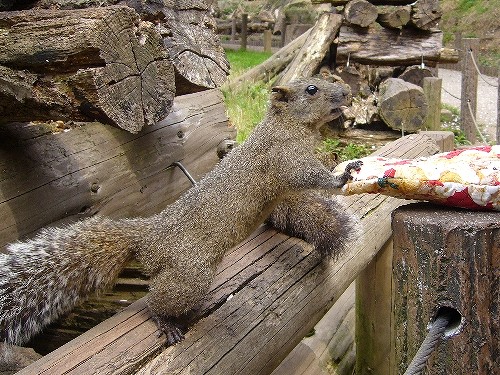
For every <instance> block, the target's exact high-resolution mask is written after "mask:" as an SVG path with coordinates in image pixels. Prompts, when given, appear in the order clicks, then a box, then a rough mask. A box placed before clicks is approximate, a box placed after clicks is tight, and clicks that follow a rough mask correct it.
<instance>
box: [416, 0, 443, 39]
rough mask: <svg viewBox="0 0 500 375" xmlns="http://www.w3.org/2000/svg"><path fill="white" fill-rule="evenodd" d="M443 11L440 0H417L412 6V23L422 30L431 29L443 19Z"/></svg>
mask: <svg viewBox="0 0 500 375" xmlns="http://www.w3.org/2000/svg"><path fill="white" fill-rule="evenodd" d="M442 15H443V11H442V9H441V6H440V5H439V0H417V1H416V2H415V3H414V4H413V5H412V6H411V23H412V25H413V26H415V27H417V28H419V29H421V30H426V31H428V30H431V29H433V28H434V27H436V26H437V24H438V23H439V21H440V20H441V16H442Z"/></svg>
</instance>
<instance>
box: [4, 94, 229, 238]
mask: <svg viewBox="0 0 500 375" xmlns="http://www.w3.org/2000/svg"><path fill="white" fill-rule="evenodd" d="M58 126H62V127H58ZM234 136H235V130H234V128H231V127H229V126H228V120H227V116H226V113H225V106H224V103H223V96H222V94H221V92H220V91H219V90H217V89H214V90H209V91H205V92H203V93H197V94H190V95H184V96H179V97H177V98H175V101H174V105H173V107H172V112H171V113H170V114H169V115H168V117H166V118H165V119H163V120H162V121H159V122H158V123H157V124H156V125H153V126H151V127H148V128H146V129H144V130H142V131H141V132H139V133H138V134H135V135H134V134H130V133H128V132H126V131H124V130H121V129H118V128H113V127H110V126H107V125H103V124H100V123H95V122H94V123H76V124H74V126H73V128H69V127H68V126H66V125H64V124H63V123H49V124H45V123H40V124H26V123H17V124H10V125H8V126H7V125H6V126H1V127H0V144H1V147H0V169H1V170H2V179H1V180H0V217H2V221H1V223H0V245H1V246H2V247H3V246H4V245H5V244H6V243H8V242H13V241H15V240H17V239H18V238H20V237H21V238H22V237H25V236H28V235H29V234H31V233H33V232H34V231H36V230H38V229H39V228H41V227H44V226H48V225H56V224H63V223H68V222H71V221H75V220H79V219H81V218H83V217H88V216H91V215H93V214H95V213H96V212H99V213H100V214H102V215H106V216H109V217H112V218H120V217H133V216H145V215H152V214H154V213H157V212H160V211H161V210H162V209H163V208H164V207H165V206H166V205H167V204H168V203H171V202H173V201H174V200H175V199H176V198H177V197H178V196H179V195H180V194H181V193H182V192H183V191H184V190H185V189H187V188H188V187H190V186H191V184H190V182H189V181H188V180H187V179H186V177H185V176H184V175H183V174H182V172H181V171H180V170H179V169H178V168H173V167H171V168H169V166H170V165H171V164H172V162H174V161H182V162H183V163H184V165H185V166H186V168H188V170H189V171H190V172H191V174H193V176H194V177H195V178H196V179H200V178H201V177H202V176H203V175H204V174H205V173H207V172H208V171H209V170H210V169H212V168H213V166H214V165H215V164H216V163H217V162H218V160H219V159H218V156H217V152H216V149H217V146H218V145H219V143H220V142H221V141H223V140H225V139H229V138H234Z"/></svg>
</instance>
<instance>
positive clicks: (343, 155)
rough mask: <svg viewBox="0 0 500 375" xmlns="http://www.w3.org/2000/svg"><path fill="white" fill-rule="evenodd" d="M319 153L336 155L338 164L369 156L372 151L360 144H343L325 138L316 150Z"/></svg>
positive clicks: (336, 140)
mask: <svg viewBox="0 0 500 375" xmlns="http://www.w3.org/2000/svg"><path fill="white" fill-rule="evenodd" d="M317 151H318V152H319V153H328V154H331V153H334V154H337V155H338V157H339V159H340V162H343V161H346V160H353V159H359V158H362V157H364V156H367V155H369V154H371V152H372V150H371V149H370V148H369V147H367V146H365V145H362V144H356V143H343V142H341V141H340V140H338V139H334V138H326V139H324V140H323V143H322V144H321V147H319V148H318V150H317Z"/></svg>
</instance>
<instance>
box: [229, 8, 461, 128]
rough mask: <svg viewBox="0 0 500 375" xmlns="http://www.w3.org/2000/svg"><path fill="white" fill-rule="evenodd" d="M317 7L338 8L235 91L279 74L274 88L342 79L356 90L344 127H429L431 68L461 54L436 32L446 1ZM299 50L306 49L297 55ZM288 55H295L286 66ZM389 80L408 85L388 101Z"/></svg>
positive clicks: (246, 76) (248, 76)
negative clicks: (311, 79)
mask: <svg viewBox="0 0 500 375" xmlns="http://www.w3.org/2000/svg"><path fill="white" fill-rule="evenodd" d="M313 3H317V4H318V3H330V4H332V5H333V6H336V8H333V7H331V8H330V11H329V12H327V13H326V14H322V15H320V16H319V17H318V19H317V21H316V24H315V25H314V27H313V28H312V30H311V32H308V33H309V34H308V35H307V38H305V37H304V36H301V38H297V39H296V40H294V41H293V42H291V43H290V47H288V48H287V47H284V48H283V50H282V51H280V52H279V53H276V54H275V55H273V56H271V57H270V58H269V59H268V60H267V61H265V62H264V63H263V64H262V65H261V66H259V67H256V68H254V69H252V70H251V71H249V72H248V73H246V74H244V75H243V76H242V77H238V78H237V79H236V80H235V81H233V82H232V83H231V88H232V89H235V88H236V86H237V85H238V84H240V83H241V82H242V81H256V80H260V79H267V80H271V79H272V78H274V76H275V75H277V74H279V75H278V78H277V79H276V81H275V84H284V83H286V82H288V81H290V80H292V79H295V78H298V77H308V76H312V75H314V74H317V73H319V74H321V75H322V76H323V77H324V78H326V79H329V80H337V79H339V78H340V79H342V80H343V81H345V82H346V83H347V84H349V86H350V87H351V91H352V93H353V96H354V101H353V105H352V107H351V108H350V109H349V111H347V112H346V113H344V117H343V119H344V120H345V121H344V123H343V128H347V127H349V126H352V125H354V126H358V127H359V126H361V127H366V126H367V125H374V127H375V128H376V129H379V128H380V125H382V126H384V125H383V124H385V125H387V126H389V127H390V128H392V129H394V130H398V131H403V132H415V131H418V130H420V129H421V128H423V126H424V124H426V122H425V120H426V117H427V103H426V97H425V95H424V92H423V90H422V88H423V80H424V78H426V77H432V76H433V75H435V74H434V73H435V72H433V71H432V70H431V69H430V68H433V67H435V66H436V65H437V64H438V63H445V62H456V61H458V52H457V51H456V50H452V49H445V48H443V33H442V32H441V31H440V30H439V29H437V28H436V26H437V22H438V21H439V19H440V17H441V15H442V11H441V9H440V7H439V0H416V1H415V0H349V1H347V0H313ZM275 13H276V14H278V15H279V12H275ZM291 26H293V25H291ZM291 26H289V27H291ZM287 30H288V28H287ZM299 43H301V44H302V48H297V44H299ZM292 46H293V48H292ZM283 51H287V52H288V53H287V55H286V59H283ZM291 55H292V57H291ZM389 78H398V79H400V80H403V81H405V83H403V84H401V83H400V84H397V85H394V82H392V83H388V84H386V85H385V86H383V87H384V89H383V90H382V91H384V92H387V88H388V86H392V89H391V90H389V92H393V91H394V90H395V92H397V94H396V93H395V92H393V94H391V95H389V96H387V95H382V93H381V90H380V85H381V84H382V83H383V82H384V81H385V80H387V79H389ZM406 83H408V84H406ZM417 86H418V87H417ZM385 101H387V103H384V102H385ZM415 106H418V107H419V108H417V107H415ZM416 112H418V114H417V113H416ZM410 118H411V121H410V122H411V125H410V124H409V123H408V121H409V119H410ZM405 123H408V124H406V125H405ZM372 128H373V127H372Z"/></svg>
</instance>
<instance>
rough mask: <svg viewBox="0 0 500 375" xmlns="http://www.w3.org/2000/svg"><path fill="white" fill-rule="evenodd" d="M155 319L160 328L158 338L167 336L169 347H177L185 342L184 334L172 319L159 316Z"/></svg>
mask: <svg viewBox="0 0 500 375" xmlns="http://www.w3.org/2000/svg"><path fill="white" fill-rule="evenodd" d="M153 318H154V320H155V322H156V325H157V326H158V337H160V336H161V335H162V334H165V337H166V342H165V344H166V345H167V346H171V345H175V344H177V343H178V342H181V341H182V340H184V333H183V332H182V330H181V328H180V327H179V326H178V325H177V324H175V323H174V322H172V320H171V318H169V317H162V316H157V315H156V316H154V317H153Z"/></svg>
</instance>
